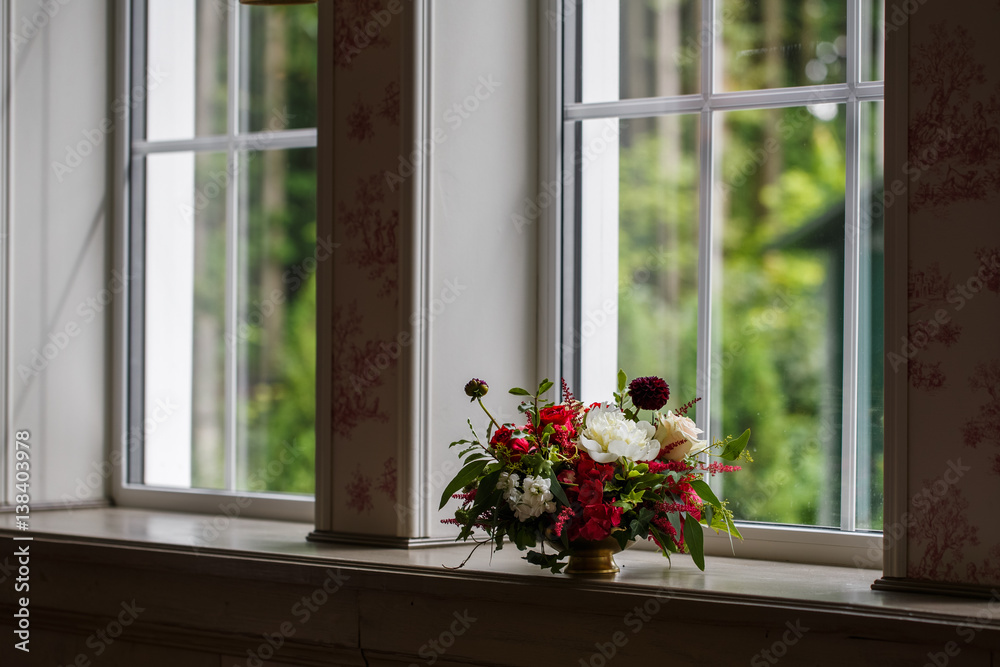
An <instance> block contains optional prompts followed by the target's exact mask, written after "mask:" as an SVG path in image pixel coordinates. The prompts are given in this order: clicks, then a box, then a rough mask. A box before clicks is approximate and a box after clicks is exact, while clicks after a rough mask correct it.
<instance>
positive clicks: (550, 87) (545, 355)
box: [537, 0, 564, 385]
mask: <svg viewBox="0 0 1000 667" xmlns="http://www.w3.org/2000/svg"><path fill="white" fill-rule="evenodd" d="M560 15H561V13H560V2H559V0H542V2H540V3H539V4H538V53H539V61H540V62H539V66H538V71H539V77H538V106H539V114H538V126H539V129H538V180H539V186H540V187H539V189H538V196H539V197H540V196H541V194H542V192H548V193H549V195H551V197H552V205H551V206H547V207H545V208H543V209H542V212H541V213H540V214H539V218H538V310H537V312H538V316H537V317H538V377H539V378H548V379H550V380H552V381H553V382H555V383H556V384H557V385H558V383H559V380H560V378H562V377H563V372H562V347H561V343H562V331H561V321H562V320H561V317H560V313H562V309H563V304H562V296H563V294H562V280H563V275H562V272H563V262H562V252H561V251H560V248H561V244H562V242H561V238H562V228H563V220H562V215H563V206H562V198H563V160H562V151H563V125H564V124H563V122H562V120H561V113H560V110H561V108H562V101H563V97H562V86H561V85H560V82H561V81H562V63H563V53H562V32H563V22H562V21H550V20H548V19H549V17H552V16H560ZM546 186H550V187H546Z"/></svg>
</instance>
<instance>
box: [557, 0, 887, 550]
mask: <svg viewBox="0 0 1000 667" xmlns="http://www.w3.org/2000/svg"><path fill="white" fill-rule="evenodd" d="M581 3H582V0H550V1H549V2H547V3H543V5H545V8H544V9H543V11H542V16H543V17H544V18H547V19H548V21H549V23H550V24H553V26H554V27H555V28H556V29H555V30H549V31H541V32H543V33H551V34H547V35H546V34H543V40H544V42H547V43H543V44H542V47H543V53H545V54H546V57H545V63H544V65H545V69H546V70H549V73H548V74H544V75H543V76H542V77H541V79H542V87H541V89H540V91H541V98H542V118H543V119H548V118H551V119H553V121H552V122H550V121H548V120H545V121H543V127H542V128H541V129H542V136H543V139H544V140H543V144H542V146H543V151H542V152H543V154H542V156H541V159H540V166H541V169H542V173H543V174H545V175H546V176H547V177H548V179H550V182H553V183H559V184H560V185H561V198H560V199H561V201H560V206H558V207H552V208H551V210H548V211H546V212H545V214H544V215H545V217H544V222H545V223H546V224H545V230H546V231H545V232H543V235H542V239H541V240H540V245H539V247H540V250H545V249H548V250H549V257H553V256H558V261H555V262H551V263H550V266H549V268H548V271H544V272H542V274H541V275H542V276H543V277H544V278H545V279H544V280H543V281H542V283H543V287H542V288H541V292H540V301H539V304H540V306H544V305H546V304H547V303H548V304H552V306H553V307H554V310H553V311H551V312H559V313H560V315H559V316H558V317H556V318H552V321H549V322H548V325H549V326H548V332H547V335H545V336H543V337H542V340H541V341H540V346H539V349H540V355H539V356H540V361H539V366H540V370H542V372H543V373H545V374H546V375H548V376H550V377H560V376H562V377H565V378H567V379H568V380H571V382H572V383H575V386H577V387H579V388H580V393H581V394H582V395H583V396H584V397H585V398H586V397H587V395H588V393H594V394H595V395H596V394H601V393H602V392H603V393H607V392H606V391H605V390H606V389H607V387H605V386H604V385H603V384H600V386H594V385H592V382H593V381H592V380H591V378H592V377H594V375H593V374H588V373H586V372H584V371H583V369H581V366H582V364H581V361H580V358H581V357H582V356H584V355H586V353H587V350H586V347H587V345H588V344H590V345H591V347H596V348H598V349H600V348H602V347H603V349H607V347H606V346H607V345H608V344H609V341H608V340H605V338H607V336H604V337H603V338H600V339H599V340H598V338H599V337H597V336H595V337H592V338H591V339H590V340H588V341H581V342H580V344H579V345H575V344H574V341H573V338H572V336H573V334H574V332H575V331H577V330H578V329H579V327H580V313H586V312H601V311H602V309H603V308H604V306H603V305H602V303H603V301H604V300H605V299H606V298H607V297H608V295H607V294H606V293H605V292H608V290H607V289H604V290H600V289H599V290H596V291H593V292H590V293H580V292H582V290H579V288H572V289H569V290H566V289H564V287H565V285H566V284H567V283H569V284H570V285H573V284H575V285H579V284H580V272H579V271H578V266H579V264H582V263H583V260H581V259H580V257H581V254H580V253H581V251H580V248H581V247H583V248H584V252H586V248H587V247H588V246H589V247H591V248H594V249H595V251H596V252H598V253H600V255H601V256H600V257H598V258H593V259H591V260H588V266H592V265H594V264H597V265H599V266H601V267H602V268H601V270H600V273H601V274H602V276H601V280H602V281H603V282H602V284H605V285H607V284H610V281H612V280H613V281H614V284H615V286H617V268H616V266H615V267H612V265H614V264H616V262H615V261H612V260H611V259H610V258H608V257H605V255H609V256H610V255H614V256H616V255H617V244H615V245H611V244H610V243H608V242H607V240H608V239H609V238H610V236H609V234H608V233H607V232H608V230H599V231H598V232H596V233H595V232H594V231H593V230H592V229H591V230H588V229H586V227H585V226H581V225H580V222H579V221H578V220H576V218H577V217H579V213H578V212H577V211H576V209H577V207H578V205H579V204H578V202H577V201H576V197H577V195H576V194H575V181H574V179H575V174H574V172H573V164H574V159H575V154H576V152H577V143H576V142H577V141H580V139H579V138H578V135H577V134H576V127H578V126H579V125H582V123H580V121H585V120H594V119H609V120H610V121H611V122H614V123H617V121H618V120H619V119H632V118H644V117H651V116H660V115H668V114H680V113H687V114H694V113H698V114H700V123H699V133H700V136H699V137H698V139H699V142H700V146H701V149H700V158H701V160H700V179H699V213H698V215H699V219H698V225H699V248H698V252H699V269H698V271H699V273H698V278H699V280H698V303H699V308H698V309H699V313H698V332H699V333H698V359H697V378H698V395H699V396H701V397H702V402H701V404H700V408H701V409H699V411H698V421H699V426H700V427H701V428H703V429H705V431H706V432H708V427H709V424H708V419H707V415H708V413H709V410H710V403H711V386H710V382H711V372H710V371H711V350H712V341H711V306H710V296H711V295H712V277H713V270H714V267H713V255H714V254H716V251H717V248H716V247H715V246H716V243H717V235H716V234H715V231H716V230H715V224H713V222H714V216H713V211H712V208H711V205H712V186H713V175H714V174H715V168H716V160H717V157H718V156H717V155H716V150H714V147H713V146H712V141H713V134H714V132H713V129H712V123H713V122H714V119H713V114H714V112H716V111H735V110H741V109H758V108H783V107H794V106H805V105H810V104H820V103H836V104H843V105H845V107H846V113H847V120H846V122H847V138H846V144H847V145H846V149H847V155H848V160H847V175H846V176H847V182H846V195H845V196H846V199H845V209H846V210H845V214H846V221H845V223H846V225H847V229H848V230H850V229H859V228H860V223H861V222H862V217H861V216H862V214H861V205H862V202H861V201H860V192H861V184H860V179H861V174H860V173H859V168H858V162H859V158H858V156H859V155H860V152H861V127H860V124H861V123H860V120H861V105H862V104H863V103H865V102H874V101H884V82H883V81H864V80H863V77H862V73H861V62H860V58H858V54H859V53H860V45H861V37H862V34H861V31H862V26H863V25H864V24H863V22H862V14H861V12H862V5H863V2H862V0H847V11H848V21H847V27H848V35H847V45H848V58H847V75H846V81H845V83H842V84H825V85H814V86H801V87H794V88H781V89H771V90H751V91H738V92H717V91H716V83H717V77H718V71H717V63H716V62H715V58H714V55H715V43H716V39H717V38H718V35H717V28H716V26H718V25H721V23H719V20H718V19H719V18H721V17H720V14H719V11H720V7H719V5H720V3H719V2H718V1H717V0H701V16H702V26H701V30H702V35H701V38H702V43H703V46H702V49H701V52H700V55H701V63H700V65H701V72H700V83H701V87H700V89H701V91H702V92H701V93H699V94H693V95H679V96H673V97H655V98H636V99H626V100H620V101H614V102H589V103H575V102H571V101H572V100H576V99H577V94H576V93H577V91H576V85H577V82H576V80H575V77H574V76H565V73H571V72H574V71H575V64H576V58H577V57H578V55H577V51H578V46H577V44H576V39H577V34H576V30H575V27H576V25H575V24H576V21H577V20H578V19H577V17H578V16H579V12H578V11H577V10H578V9H579V8H580V4H581ZM609 8H610V10H611V11H617V3H609ZM602 18H603V20H604V21H607V20H610V17H602ZM553 19H558V20H553ZM585 20H586V19H585ZM583 29H584V30H586V24H584V26H583ZM706 39H707V40H708V42H707V43H705V40H706ZM605 47H607V44H605ZM613 48H617V44H614V45H613ZM602 50H607V48H604V49H602ZM605 69H607V68H605ZM552 72H554V74H553V73H552ZM553 84H555V85H553ZM560 84H561V85H560ZM614 97H617V91H616V93H615V95H614ZM564 100H569V101H565V102H564ZM580 145H584V144H583V142H582V141H581V142H580ZM609 153H610V151H609ZM602 161H603V162H604V163H605V164H604V165H603V167H602V165H601V162H602ZM595 162H596V164H590V165H588V170H589V171H596V172H598V174H600V176H599V177H598V178H607V177H608V176H610V178H611V181H610V182H612V183H617V178H618V174H617V154H615V155H613V156H612V157H611V158H609V159H605V158H603V156H602V158H600V159H599V160H597V161H595ZM607 163H612V164H610V165H609V164H607ZM564 165H565V168H564ZM604 171H608V174H607V175H605V174H604ZM612 172H613V173H612ZM613 220H614V223H615V225H617V215H615V216H614V218H613ZM601 226H602V227H603V226H604V225H601ZM581 228H582V229H583V231H578V230H581ZM578 236H579V237H581V238H577V237H578ZM588 236H589V237H590V238H588ZM863 236H864V235H863V234H859V233H853V234H852V233H847V234H846V235H845V237H846V240H845V252H846V256H845V267H844V268H845V286H844V287H845V290H844V302H845V320H844V341H845V342H844V377H843V382H844V399H843V413H842V424H843V428H842V434H843V442H842V454H841V468H842V474H841V525H840V529H839V530H836V529H827V528H810V527H803V526H792V525H781V524H763V523H757V522H737V524H738V526H739V528H740V531H741V533H742V534H743V536H744V538H745V540H744V542H742V543H737V546H736V554H737V555H738V556H741V557H749V558H769V559H775V560H796V561H806V562H817V563H829V564H848V565H857V566H861V567H869V568H878V567H880V566H881V563H882V534H881V531H859V530H858V529H857V526H856V525H855V517H856V511H855V510H856V500H857V497H856V496H857V494H856V489H857V475H858V470H857V458H858V439H857V430H858V419H859V418H860V417H861V415H859V414H858V410H857V397H858V379H859V368H858V355H859V326H860V321H859V320H860V316H859V308H860V306H861V305H862V304H863V301H862V298H863V297H862V294H861V293H860V286H861V282H862V277H861V257H862V255H861V253H862V247H863V244H864V238H863ZM590 270H591V269H588V271H590ZM573 289H576V290H577V291H576V292H575V293H574V291H573ZM545 291H550V292H554V293H556V295H557V296H555V297H553V296H551V295H549V296H545V295H544V292H545ZM539 312H540V313H545V312H546V310H544V309H543V308H541V307H540V309H539ZM615 312H617V311H615ZM608 328H609V329H614V327H608ZM578 347H579V348H581V349H580V350H579V351H578V350H577V348H578ZM605 365H607V364H606V363H605ZM606 371H607V369H605V368H603V367H602V368H601V369H600V370H599V371H598V373H597V375H598V376H599V377H600V378H602V379H604V378H605V376H608V377H609V378H612V381H613V375H609V374H608V373H607V372H606ZM613 371H614V369H612V372H613ZM598 382H600V381H598ZM608 391H610V390H608ZM705 537H706V553H709V554H715V555H728V554H732V549H731V546H730V540H729V539H728V536H725V535H716V534H715V533H714V532H712V531H706V532H705Z"/></svg>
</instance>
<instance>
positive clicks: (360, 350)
mask: <svg viewBox="0 0 1000 667" xmlns="http://www.w3.org/2000/svg"><path fill="white" fill-rule="evenodd" d="M333 6H334V8H335V12H336V17H335V19H334V20H335V25H336V35H337V45H336V47H335V50H334V53H335V65H336V68H335V88H334V97H335V99H336V100H337V103H336V104H335V109H336V114H337V117H336V119H335V137H334V144H335V146H336V155H335V164H334V199H335V202H336V209H335V210H336V213H335V219H334V236H335V240H336V242H337V243H339V244H340V246H339V250H338V255H337V258H336V261H335V266H334V286H333V401H332V405H331V410H332V423H333V434H332V437H333V451H334V458H333V465H334V479H335V483H334V507H335V508H336V509H335V514H334V517H333V524H334V525H333V529H334V530H336V531H343V532H351V533H369V534H380V535H395V534H397V516H396V510H395V505H396V498H397V495H398V488H397V484H398V479H397V472H396V465H397V458H398V447H399V432H400V429H401V423H400V411H399V407H398V406H399V400H398V396H399V395H400V391H399V386H398V385H399V382H400V376H399V369H398V362H399V356H400V350H401V348H400V345H399V343H398V342H397V341H398V340H399V339H400V324H399V323H400V321H401V317H400V313H399V247H398V239H399V234H400V207H401V195H400V191H399V190H398V189H396V190H393V189H392V188H390V187H389V185H388V184H387V180H386V177H385V174H386V173H389V172H393V171H394V170H395V168H396V166H397V164H398V161H399V156H400V153H401V150H400V147H401V142H402V134H401V130H400V77H401V72H402V64H403V51H402V39H401V35H402V25H401V24H402V21H403V18H402V13H403V11H404V10H405V9H407V8H408V7H409V3H408V2H403V1H402V0H342V1H340V2H337V3H335V4H333Z"/></svg>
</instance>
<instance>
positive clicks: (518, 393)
mask: <svg viewBox="0 0 1000 667" xmlns="http://www.w3.org/2000/svg"><path fill="white" fill-rule="evenodd" d="M510 393H511V394H514V395H515V396H531V392H529V391H528V390H527V389H521V388H520V387H514V388H513V389H511V390H510Z"/></svg>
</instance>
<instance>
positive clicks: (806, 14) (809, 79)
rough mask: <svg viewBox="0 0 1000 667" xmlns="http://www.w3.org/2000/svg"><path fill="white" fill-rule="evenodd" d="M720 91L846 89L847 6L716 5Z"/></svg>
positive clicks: (786, 2) (749, 1)
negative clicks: (836, 85)
mask: <svg viewBox="0 0 1000 667" xmlns="http://www.w3.org/2000/svg"><path fill="white" fill-rule="evenodd" d="M718 5H719V9H718V10H717V11H718V12H719V15H720V16H721V19H720V21H719V22H721V24H722V40H721V45H720V47H719V48H720V50H719V53H718V55H717V58H718V59H719V62H721V63H722V71H721V74H722V80H721V81H719V82H717V85H718V86H719V87H720V89H721V90H757V89H764V88H785V87H790V86H809V85H817V84H824V83H844V82H845V81H846V73H847V69H846V65H847V1H846V0H804V1H803V0H720V1H719V3H718Z"/></svg>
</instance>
